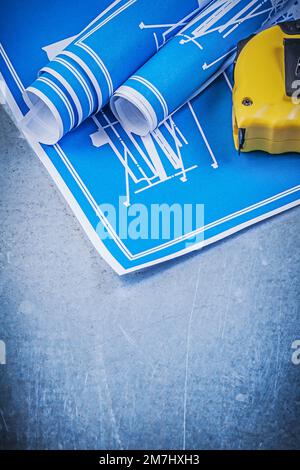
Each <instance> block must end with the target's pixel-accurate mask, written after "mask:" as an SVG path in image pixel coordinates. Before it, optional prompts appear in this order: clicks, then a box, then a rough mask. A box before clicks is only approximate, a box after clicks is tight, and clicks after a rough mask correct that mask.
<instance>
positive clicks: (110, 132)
mask: <svg viewBox="0 0 300 470" xmlns="http://www.w3.org/2000/svg"><path fill="white" fill-rule="evenodd" d="M80 3H81V2H74V1H72V2H71V0H67V1H65V2H63V3H62V2H59V1H58V0H54V1H52V2H50V3H48V2H47V3H45V2H41V1H37V0H33V1H31V0H30V1H28V2H19V1H17V0H12V1H10V2H8V1H4V2H2V3H1V7H0V8H1V19H0V21H1V24H0V71H1V74H2V77H3V83H2V88H3V89H2V92H4V95H5V97H6V99H7V101H8V103H9V105H10V106H11V108H12V110H13V113H14V115H15V118H16V119H17V120H20V118H21V117H22V116H23V115H24V114H26V112H27V111H28V108H27V106H26V104H25V103H24V100H23V98H22V93H23V91H24V89H25V88H26V87H27V86H29V85H30V83H32V82H33V81H34V79H35V77H36V74H37V71H38V70H39V69H40V68H41V67H43V66H44V65H45V64H46V63H47V62H48V60H49V58H51V52H52V51H53V48H54V49H55V45H56V44H57V43H59V44H61V41H64V40H66V39H68V38H70V37H74V36H76V34H78V33H79V32H80V30H81V29H82V28H83V27H84V26H85V25H86V24H87V23H88V22H89V21H92V19H93V18H94V17H95V16H96V15H97V14H98V13H99V1H97V0H86V1H85V2H84V9H83V6H82V5H80ZM100 3H101V8H105V7H106V6H107V5H109V3H110V2H109V1H107V2H105V1H102V2H100ZM291 16H292V15H291ZM291 16H290V17H291ZM66 18H67V19H68V20H67V21H66ZM142 21H143V19H142V18H141V22H142ZM147 27H148V28H151V25H147ZM169 27H170V25H169V24H168V25H165V27H162V25H159V27H158V26H157V25H155V24H153V41H155V42H156V43H157V40H158V39H161V36H162V35H164V34H165V32H166V30H167V29H168V28H169ZM171 27H172V26H171ZM158 42H159V43H161V41H158ZM231 90H232V79H231V73H230V71H228V72H226V73H225V74H223V75H222V76H220V77H219V79H218V80H217V81H216V82H215V83H214V84H212V85H211V86H210V87H209V88H207V89H206V90H205V91H204V92H203V93H202V94H201V95H199V96H198V97H196V98H195V99H193V100H192V101H191V102H189V103H188V104H187V105H186V106H185V107H183V108H182V109H181V110H180V111H178V112H177V113H176V114H174V115H173V116H172V117H171V118H169V119H168V120H167V121H165V123H164V124H163V125H162V126H161V127H160V128H159V129H158V130H156V131H154V133H153V134H152V135H151V136H148V137H146V138H139V137H136V136H134V135H132V134H129V133H128V132H126V131H125V130H124V129H123V128H122V127H121V126H120V124H118V123H116V121H115V119H114V117H113V116H112V114H111V112H110V111H109V109H107V108H105V109H104V110H103V111H101V112H100V113H98V115H97V116H95V117H93V118H90V119H89V120H87V121H86V122H85V123H83V124H82V125H81V126H80V127H79V128H78V129H77V130H75V131H73V132H71V133H70V134H68V135H67V136H66V137H64V138H63V139H62V140H61V141H60V142H59V144H57V145H55V146H51V147H50V146H41V145H38V144H35V143H33V142H31V145H32V146H33V148H34V150H35V152H36V154H37V155H38V157H39V158H40V160H41V161H42V162H43V164H44V165H45V166H46V168H47V169H48V171H49V173H50V174H51V176H52V178H53V179H54V180H55V182H56V184H57V186H58V187H59V189H60V190H61V192H62V193H63V195H64V197H65V199H66V200H67V202H68V203H69V204H70V206H71V207H72V209H73V211H74V213H75V214H76V216H77V218H78V220H79V221H80V223H81V225H82V226H83V228H84V230H85V232H86V233H87V235H88V236H89V238H90V239H91V241H92V242H93V244H94V246H95V247H96V249H97V250H98V251H99V253H100V254H101V255H102V256H103V257H104V258H105V259H106V260H107V262H108V263H109V264H110V265H111V266H112V267H113V268H114V269H115V270H116V271H117V272H118V273H119V274H124V273H126V272H130V271H133V270H137V269H140V268H142V267H146V266H150V265H152V264H155V263H158V262H161V261H164V260H166V259H170V258H174V257H176V256H179V255H181V254H184V253H186V252H189V251H192V250H196V249H199V248H201V247H203V246H205V245H208V244H210V243H213V242H215V241H217V240H219V239H222V238H224V237H226V236H228V235H231V234H233V233H234V232H237V231H238V230H241V229H243V228H245V227H247V226H249V225H251V224H253V223H256V222H258V221H260V220H263V219H265V218H267V217H270V216H272V215H275V214H277V213H279V212H282V211H284V210H287V209H289V208H292V207H294V206H296V205H298V204H299V191H300V184H299V183H300V159H299V156H298V155H296V154H287V155H282V156H270V155H266V154H263V153H259V152H257V153H253V154H242V155H240V156H239V155H237V153H236V151H235V149H234V147H233V140H232V125H231V107H232V100H231ZM163 204H167V205H168V207H169V208H170V207H173V206H174V205H176V206H177V207H178V206H179V207H181V208H185V207H188V208H191V207H192V209H193V208H195V207H196V206H197V207H198V206H199V207H202V208H203V212H202V215H203V217H192V223H191V224H186V225H187V226H185V227H184V228H183V230H182V233H181V234H180V235H178V233H177V230H175V227H177V225H178V220H176V217H182V213H181V214H179V213H178V212H176V211H175V212H174V214H173V215H172V217H171V218H170V220H171V221H172V222H171V223H172V224H173V225H174V227H171V229H170V231H169V234H165V233H160V231H155V225H158V224H159V217H158V213H157V212H155V215H152V208H153V206H155V207H160V206H161V205H163ZM108 207H113V208H115V211H116V214H115V215H116V219H117V220H118V221H119V220H122V221H123V222H122V230H118V228H119V227H118V226H117V225H118V224H117V223H116V224H113V221H112V218H111V214H109V211H106V210H105V209H106V208H108ZM145 211H146V215H145ZM138 215H139V217H140V219H139V222H140V223H141V220H142V219H143V220H144V219H145V217H149V221H148V222H149V224H148V228H149V227H151V229H150V228H149V232H148V234H147V233H146V232H147V230H146V228H145V225H144V226H143V228H142V229H141V233H140V237H137V236H136V234H137V232H138V231H137V230H135V236H128V233H124V220H125V225H126V226H128V227H129V226H130V224H131V223H134V224H135V228H136V227H137V225H138V223H137V216H138ZM142 215H143V217H142ZM156 218H157V219H156ZM153 227H154V230H153ZM131 228H132V227H131ZM121 232H122V233H121ZM153 232H155V234H153ZM104 233H107V234H108V235H109V236H107V237H104V236H103V234H104ZM149 234H150V235H149ZM147 235H148V236H147Z"/></svg>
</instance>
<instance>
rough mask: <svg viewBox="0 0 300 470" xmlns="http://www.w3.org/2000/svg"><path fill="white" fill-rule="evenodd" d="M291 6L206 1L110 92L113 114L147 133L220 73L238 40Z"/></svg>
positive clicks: (262, 0) (268, 0)
mask: <svg viewBox="0 0 300 470" xmlns="http://www.w3.org/2000/svg"><path fill="white" fill-rule="evenodd" d="M292 4H293V1H290V0H287V1H284V0H215V1H214V2H211V3H210V4H209V5H208V6H207V7H206V8H205V9H204V10H203V11H202V12H201V13H200V14H199V15H197V16H196V17H195V18H194V19H193V20H192V21H191V22H190V23H189V24H188V26H187V27H184V28H183V29H182V30H181V31H180V32H179V33H178V34H177V35H176V36H175V37H174V38H173V39H172V40H171V41H170V42H168V44H166V45H165V46H164V47H163V48H162V49H161V50H160V51H159V52H158V53H157V54H156V55H155V56H153V57H152V58H151V59H150V60H149V61H148V62H147V63H146V64H145V65H144V66H143V67H142V68H140V69H139V70H138V71H137V72H136V73H135V74H134V75H133V76H132V77H130V79H129V80H128V81H127V82H126V83H125V84H124V85H122V86H121V87H120V88H119V90H117V91H116V93H115V94H114V96H113V98H112V99H111V108H112V111H113V113H114V114H115V116H116V117H117V119H118V120H119V121H120V122H121V124H122V125H123V126H124V127H125V128H126V129H127V130H129V131H130V132H133V133H136V134H138V135H141V136H144V135H147V134H148V133H149V132H151V131H153V130H154V129H155V128H156V127H157V126H158V125H159V124H160V123H162V122H163V121H164V120H165V119H166V118H167V117H168V116H169V115H170V114H172V113H173V112H174V111H175V110H177V109H178V108H179V107H180V106H182V105H183V104H185V103H186V102H187V101H188V100H189V99H190V98H191V97H193V96H195V95H196V94H197V93H198V92H199V91H201V90H202V89H203V88H204V87H205V86H206V85H208V84H209V83H210V82H211V81H212V79H213V78H215V77H216V75H218V74H219V73H221V72H222V71H224V69H225V68H226V67H227V66H228V65H229V63H230V61H232V60H233V57H234V55H235V48H236V45H237V43H238V42H239V41H240V40H242V39H245V38H247V37H248V36H249V35H251V34H253V33H255V32H257V31H258V30H260V29H261V28H263V27H266V26H269V25H270V24H272V22H273V21H275V20H276V18H278V17H279V15H280V14H281V13H282V12H283V11H284V10H286V11H287V9H288V8H290V7H291V5H292ZM216 106H217V103H216ZM216 132H217V130H216Z"/></svg>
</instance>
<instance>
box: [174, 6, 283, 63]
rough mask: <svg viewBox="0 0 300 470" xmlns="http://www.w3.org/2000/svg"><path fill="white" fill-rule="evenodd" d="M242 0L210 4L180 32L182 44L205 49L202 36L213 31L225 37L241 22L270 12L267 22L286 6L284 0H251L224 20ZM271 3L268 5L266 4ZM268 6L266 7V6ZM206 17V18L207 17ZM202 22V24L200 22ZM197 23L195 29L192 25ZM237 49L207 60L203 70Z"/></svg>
mask: <svg viewBox="0 0 300 470" xmlns="http://www.w3.org/2000/svg"><path fill="white" fill-rule="evenodd" d="M239 2H240V0H217V1H216V2H214V3H212V4H210V5H209V6H208V7H207V8H206V9H205V10H204V11H203V12H202V13H200V14H199V15H198V16H197V17H196V18H194V19H193V20H192V21H191V22H190V23H189V25H188V27H187V28H183V30H182V31H181V32H180V33H179V34H178V36H181V37H182V39H181V40H180V44H181V45H185V44H188V43H192V44H193V45H195V46H196V47H197V48H199V49H201V50H203V49H204V46H203V45H202V44H201V38H203V37H204V36H207V35H208V34H212V33H216V32H217V33H219V34H220V39H225V38H226V37H227V36H229V35H230V34H232V33H233V32H234V31H235V30H236V29H237V28H238V27H239V26H240V25H241V24H243V23H245V22H246V21H249V20H252V19H253V18H254V17H257V16H260V15H264V16H265V15H266V13H269V16H268V18H267V19H266V21H265V22H264V24H267V23H268V22H269V21H270V20H271V18H272V17H275V16H276V15H277V14H278V12H280V10H281V9H282V8H283V7H284V3H285V2H284V0H271V2H270V0H251V1H249V3H248V4H247V5H245V6H244V7H243V8H241V9H240V10H239V11H238V12H237V13H236V14H235V15H233V16H232V17H231V18H230V20H229V21H226V20H225V21H222V20H223V19H224V17H225V18H226V15H227V14H228V13H229V12H230V11H231V10H233V9H234V8H235V7H237V6H238V4H239ZM267 3H268V4H269V5H266V4H267ZM265 6H266V8H264V7H265ZM205 18H206V19H205ZM199 22H200V24H199ZM193 25H195V29H192V26H193ZM234 50H235V49H232V50H230V51H228V52H227V53H226V54H224V55H222V56H221V57H218V58H216V59H215V60H214V61H213V62H211V63H210V64H207V63H206V62H205V63H204V64H203V66H202V68H203V70H206V69H208V68H210V67H212V66H214V65H216V64H217V63H218V62H220V61H222V60H224V59H225V58H226V57H229V56H230V55H231V54H232V53H233V52H234Z"/></svg>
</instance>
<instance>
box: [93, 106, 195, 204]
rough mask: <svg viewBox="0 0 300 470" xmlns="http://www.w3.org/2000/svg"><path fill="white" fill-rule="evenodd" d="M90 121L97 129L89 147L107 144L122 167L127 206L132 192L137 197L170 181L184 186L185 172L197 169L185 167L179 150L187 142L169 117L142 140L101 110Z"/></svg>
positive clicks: (99, 146) (193, 166)
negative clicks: (178, 181) (175, 181)
mask: <svg viewBox="0 0 300 470" xmlns="http://www.w3.org/2000/svg"><path fill="white" fill-rule="evenodd" d="M92 119H93V121H94V124H95V125H96V128H97V131H96V132H95V133H93V134H91V136H90V137H91V140H92V144H93V145H94V146H95V147H97V148H101V147H103V146H104V145H109V146H110V147H111V149H112V150H113V152H114V154H115V155H116V156H117V158H118V159H119V161H120V163H121V164H122V165H123V167H124V177H125V182H126V202H125V205H127V206H129V205H130V203H131V199H132V193H134V194H139V193H141V192H143V191H146V190H149V189H151V188H153V187H154V186H157V185H159V184H161V183H164V182H166V181H168V180H170V179H172V178H179V179H180V181H181V182H182V183H185V182H186V181H187V173H188V172H190V171H192V170H195V169H196V168H197V167H198V165H192V166H190V167H188V168H186V167H185V165H184V162H183V159H182V155H181V149H182V147H183V146H184V145H188V141H187V140H186V138H185V137H184V135H183V133H182V132H181V130H180V129H179V128H178V127H177V126H176V124H175V122H174V120H173V118H172V117H170V118H168V119H167V120H166V121H165V123H164V124H163V126H162V127H160V128H159V129H156V130H155V131H154V132H153V133H152V134H149V135H147V136H145V137H138V136H135V135H134V134H131V133H130V132H127V131H126V129H124V128H123V127H122V126H121V124H120V123H119V122H118V121H115V120H113V118H111V117H110V115H108V113H106V112H104V111H101V112H100V113H99V114H98V115H97V116H94V117H92ZM161 155H162V156H161ZM163 160H164V161H163ZM130 183H132V186H134V189H132V188H131V185H130Z"/></svg>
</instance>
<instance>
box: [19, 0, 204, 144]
mask: <svg viewBox="0 0 300 470" xmlns="http://www.w3.org/2000/svg"><path fill="white" fill-rule="evenodd" d="M210 1H211V0H188V1H186V0H164V1H161V0H151V1H149V0H116V1H114V2H113V3H112V5H111V6H110V7H109V8H108V9H107V10H105V11H104V12H103V13H102V14H100V15H99V16H98V17H97V18H96V19H95V20H94V21H93V23H92V24H91V25H89V26H88V27H87V28H86V29H85V30H84V31H83V32H82V33H81V34H79V35H78V36H77V37H76V38H75V39H74V40H73V41H72V42H71V43H70V44H69V45H68V47H66V48H65V49H64V50H63V51H61V52H60V53H59V54H58V55H57V56H56V57H55V58H54V60H52V61H51V62H50V63H49V64H48V65H47V66H46V67H44V68H43V69H42V70H41V71H40V74H39V77H38V78H37V80H36V81H35V82H34V83H33V84H31V86H30V87H29V88H27V89H26V91H25V94H24V99H25V101H26V103H27V104H28V106H29V108H30V111H29V113H28V114H27V115H26V116H25V118H24V120H23V122H22V124H21V125H22V127H23V130H24V131H25V132H26V133H27V134H28V135H29V136H30V137H31V138H33V139H34V140H37V141H39V142H41V143H44V144H55V143H57V142H58V141H59V140H60V139H61V138H62V137H63V136H64V135H65V134H66V133H68V132H69V131H70V130H72V129H73V128H74V127H77V126H78V125H80V124H81V123H82V122H83V121H84V120H85V119H86V118H87V117H89V116H90V115H92V114H93V113H96V112H97V111H99V110H100V109H101V108H102V107H103V106H104V105H106V104H107V103H108V102H109V99H110V98H111V96H112V94H113V93H114V91H115V90H116V89H117V88H119V87H120V86H121V85H122V83H124V82H125V81H126V80H127V79H128V78H129V77H130V76H131V75H132V74H133V73H134V72H135V71H136V70H137V69H139V68H140V67H141V66H142V65H143V64H144V63H145V62H146V61H147V60H148V59H149V58H150V57H151V56H153V54H155V53H156V52H157V51H158V50H159V49H160V48H161V47H162V46H163V45H164V44H165V43H166V42H167V41H169V40H170V39H171V38H172V37H173V36H174V35H175V34H176V33H177V32H178V31H179V30H180V29H181V28H182V27H183V26H184V25H186V24H187V23H188V22H189V21H190V20H191V19H192V18H193V17H195V16H196V15H197V14H198V13H199V11H201V9H202V8H203V7H205V6H206V5H207V4H209V3H210Z"/></svg>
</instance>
